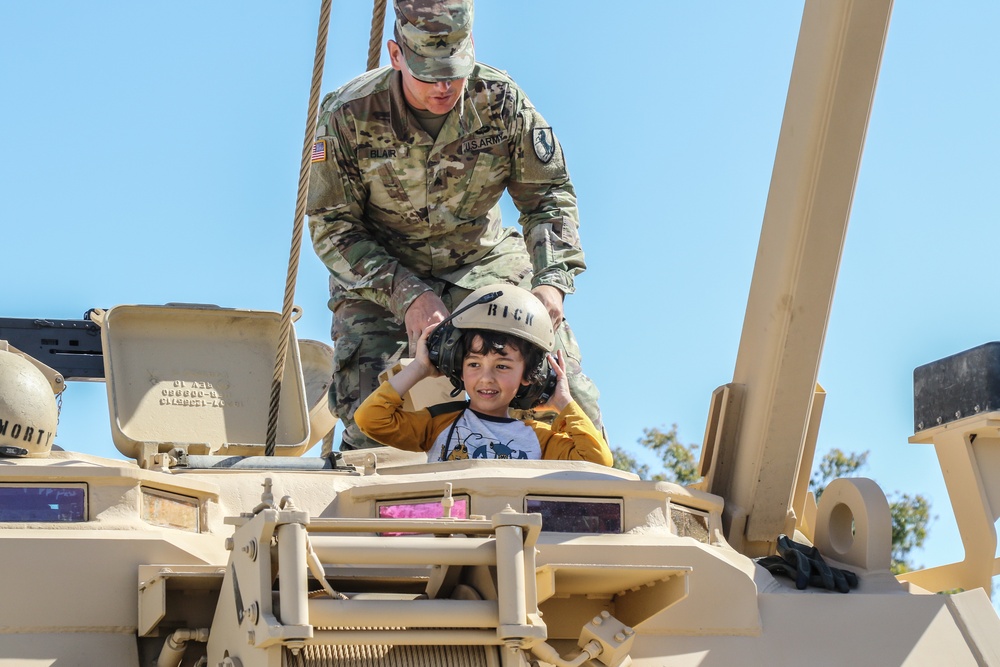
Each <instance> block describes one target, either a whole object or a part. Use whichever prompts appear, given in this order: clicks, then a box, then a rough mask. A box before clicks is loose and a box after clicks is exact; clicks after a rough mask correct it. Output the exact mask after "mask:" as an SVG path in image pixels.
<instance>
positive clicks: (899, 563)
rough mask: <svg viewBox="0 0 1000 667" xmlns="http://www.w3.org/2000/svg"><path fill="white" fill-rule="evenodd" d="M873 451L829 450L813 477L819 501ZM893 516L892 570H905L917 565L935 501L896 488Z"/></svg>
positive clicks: (811, 485) (855, 471)
mask: <svg viewBox="0 0 1000 667" xmlns="http://www.w3.org/2000/svg"><path fill="white" fill-rule="evenodd" d="M868 454H869V452H862V453H860V454H857V453H855V452H850V453H844V452H843V451H842V450H840V449H831V450H830V451H829V452H827V453H826V454H825V455H824V456H823V458H822V459H820V461H819V464H818V465H817V466H816V470H815V471H814V472H813V475H812V477H811V478H810V480H809V490H810V491H812V492H813V493H814V494H815V495H816V500H817V501H818V500H819V498H820V496H821V495H822V494H823V489H825V488H826V485H827V484H829V483H830V482H831V481H833V480H834V479H837V478H838V477H854V476H857V474H858V473H859V471H860V470H861V469H862V468H864V467H865V465H867V463H868ZM888 500H889V515H890V516H891V517H892V565H891V569H892V573H893V574H902V573H903V572H909V571H910V570H912V569H913V563H912V562H911V561H910V552H912V551H913V550H914V549H918V548H920V547H922V546H923V545H924V540H925V539H927V528H928V526H929V525H930V522H931V504H930V501H929V500H927V498H926V497H924V496H923V495H921V494H919V493H918V494H916V495H912V496H911V495H910V494H908V493H900V492H898V491H897V492H896V493H894V494H892V495H891V496H890V497H889V498H888Z"/></svg>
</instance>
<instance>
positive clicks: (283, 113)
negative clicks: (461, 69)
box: [0, 0, 1000, 566]
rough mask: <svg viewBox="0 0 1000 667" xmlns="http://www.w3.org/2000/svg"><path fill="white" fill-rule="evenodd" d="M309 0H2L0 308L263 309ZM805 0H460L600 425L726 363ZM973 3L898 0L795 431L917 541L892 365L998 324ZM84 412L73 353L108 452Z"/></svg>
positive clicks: (983, 82) (649, 405)
mask: <svg viewBox="0 0 1000 667" xmlns="http://www.w3.org/2000/svg"><path fill="white" fill-rule="evenodd" d="M319 6H320V5H319V2H318V0H317V1H316V2H308V3H306V2H282V3H277V2H271V1H267V2H265V1H263V0H244V1H243V2H239V3H237V2H211V3H206V2H195V1H193V0H175V1H173V2H169V3H166V2H161V3H153V2H142V3H137V2H132V1H124V0H122V1H111V0H95V1H94V2H87V3H80V2H71V1H69V0H66V1H62V2H54V1H52V0H35V1H33V2H30V3H29V2H20V1H16V0H0V127H2V128H3V131H2V132H0V243H2V246H0V247H2V255H0V256H2V263H3V268H4V275H5V279H4V288H3V290H2V292H3V296H2V297H0V317H24V318H49V319H76V318H80V317H82V316H83V314H84V313H85V312H86V311H87V310H88V309H89V308H92V307H100V308H110V307H112V306H115V305H119V304H163V303H168V302H188V303H211V304H216V305H220V306H225V307H233V308H252V309H261V310H272V311H280V310H281V303H282V295H283V293H284V285H285V275H286V268H287V263H288V257H289V249H290V242H291V235H292V222H293V218H294V210H295V196H296V190H297V180H298V172H299V161H300V154H301V150H302V144H303V137H304V133H305V127H306V116H307V100H308V92H309V82H310V79H311V76H312V62H313V53H314V49H315V38H316V28H317V24H318V14H319ZM802 8H803V2H801V1H785V2H768V3H737V2H728V3H696V2H678V1H675V0H655V1H642V0H633V2H629V3H625V4H623V5H621V7H620V8H619V9H618V10H617V11H615V12H609V10H608V9H607V8H606V6H605V5H604V3H597V2H591V1H588V0H580V1H578V2H573V3H570V2H552V1H550V2H527V1H524V0H507V1H505V2H500V1H499V0H480V2H479V3H478V6H477V8H476V24H475V32H474V34H475V40H476V49H477V57H478V59H479V60H481V61H482V62H486V63H488V64H491V65H494V66H496V67H499V68H501V69H504V70H506V71H507V72H508V73H510V75H511V76H512V77H513V78H514V79H515V80H516V81H517V82H518V83H519V84H520V86H521V87H522V88H523V89H524V90H525V92H526V93H527V95H528V96H529V98H530V99H531V100H532V102H533V103H534V104H535V106H536V107H537V108H538V109H539V110H540V111H541V113H542V114H543V115H544V116H545V118H546V120H547V121H548V122H549V123H550V124H551V125H552V127H553V129H554V131H555V133H556V135H557V137H558V138H559V140H560V142H561V143H562V145H563V149H564V152H565V154H566V157H567V161H568V164H569V169H570V173H571V176H572V178H573V182H574V185H575V186H576V190H577V193H578V196H579V206H580V217H581V229H580V234H581V238H582V242H583V247H584V250H585V252H586V258H587V264H588V270H587V271H586V273H584V274H583V275H581V276H580V277H579V278H578V279H577V293H576V294H574V295H573V296H571V297H569V298H568V300H567V304H566V314H567V317H568V319H569V321H570V322H572V324H573V327H574V330H575V332H576V334H577V337H578V339H579V341H580V344H581V348H582V350H583V354H584V367H585V370H586V371H587V373H588V374H589V375H590V376H591V377H592V378H593V379H594V380H595V382H596V383H597V385H598V387H599V388H600V390H601V392H602V398H601V407H602V410H603V413H604V419H605V423H606V425H607V427H608V431H609V436H610V439H611V441H612V444H613V445H615V446H621V447H626V448H636V447H637V445H636V442H637V440H638V439H639V438H641V437H642V435H643V429H646V428H652V427H656V428H661V429H666V428H669V427H670V426H671V425H672V424H676V425H677V427H678V433H679V436H680V439H681V441H682V442H684V443H691V444H699V445H700V443H701V440H702V437H703V433H704V429H705V422H706V418H707V412H708V406H709V399H710V397H711V393H712V391H713V390H714V389H715V388H716V387H718V386H720V385H722V384H725V383H727V382H730V381H731V380H732V377H733V368H734V365H735V360H736V353H737V348H738V345H739V340H740V333H741V327H742V321H743V317H744V312H745V309H746V301H747V294H748V290H749V286H750V279H751V275H752V272H753V264H754V258H755V253H756V246H757V240H758V237H759V234H760V227H761V221H762V219H763V212H764V206H765V202H766V198H767V193H768V185H769V182H770V175H771V167H772V164H773V160H774V155H775V149H776V146H777V138H778V131H779V128H780V125H781V116H782V111H783V107H784V100H785V94H786V92H787V87H788V81H789V75H790V72H791V66H792V58H793V55H794V50H795V44H796V40H797V37H798V28H799V23H800V20H801V15H802ZM370 14H371V5H370V4H369V3H368V2H362V1H361V0H350V1H347V0H339V1H337V0H335V1H334V3H333V14H332V18H331V29H330V39H329V47H328V49H327V54H326V69H325V74H324V80H323V90H324V92H327V91H330V90H332V89H334V88H335V87H337V86H339V85H341V84H342V83H344V82H346V81H348V80H349V79H350V78H352V77H353V76H355V75H357V74H359V73H360V72H361V71H362V70H363V69H364V67H365V62H366V54H367V43H368V33H369V27H370ZM390 14H391V11H390ZM997 25H1000V4H998V3H995V2H993V1H992V0H967V1H966V2H962V3H948V4H943V3H937V2H930V1H929V0H911V1H909V2H898V3H896V6H895V8H894V11H893V17H892V22H891V24H890V28H889V33H888V38H887V41H886V45H885V52H884V57H883V61H882V68H881V74H880V77H879V83H878V89H877V92H876V95H875V102H874V106H873V110H872V115H871V120H870V124H869V128H868V135H867V143H866V147H865V151H864V156H863V160H862V166H861V170H860V173H859V177H858V182H857V189H856V192H855V199H854V205H853V210H852V214H851V220H850V225H849V227H848V232H847V238H846V242H845V247H844V252H843V257H842V260H841V265H840V276H839V281H838V284H837V290H836V294H835V297H834V302H833V307H832V312H831V316H830V321H829V326H828V329H827V336H826V343H825V348H824V352H823V357H822V363H821V366H820V371H819V378H818V379H819V383H820V384H821V385H822V386H823V387H824V389H825V390H826V392H827V400H826V407H825V412H824V415H823V422H822V426H821V428H820V433H819V443H818V447H817V450H818V452H819V454H822V453H824V452H826V451H828V450H830V449H832V448H840V449H843V450H845V451H853V452H862V451H869V452H870V456H869V459H868V466H867V468H866V469H865V470H864V471H863V474H865V475H866V476H868V477H871V478H873V479H875V480H876V481H877V482H878V483H879V484H880V485H881V486H882V488H883V489H884V490H885V491H886V493H887V494H889V495H890V496H893V494H896V493H908V494H911V495H913V494H917V493H920V494H923V495H924V496H925V497H927V498H928V500H930V502H931V504H932V514H933V515H934V516H935V517H936V518H935V520H934V521H933V522H932V523H931V525H930V531H929V537H928V539H927V542H926V544H925V548H924V549H922V550H919V551H917V552H915V553H914V558H913V560H914V561H915V562H916V563H917V564H918V565H925V566H931V565H939V564H944V563H948V562H953V561H956V560H960V559H961V558H962V554H963V551H962V547H961V542H960V539H959V535H958V532H957V529H956V527H955V522H954V518H953V515H952V511H951V507H950V502H949V499H948V495H947V491H946V490H945V487H944V483H943V480H942V477H941V473H940V470H939V466H938V463H937V460H936V457H935V454H934V451H933V448H932V447H930V446H929V445H915V444H909V443H908V442H907V438H908V437H909V436H910V435H912V432H913V399H912V373H913V369H914V368H915V367H917V366H920V365H923V364H925V363H928V362H930V361H934V360H936V359H940V358H942V357H945V356H948V355H951V354H954V353H957V352H960V351H962V350H966V349H969V348H971V347H975V346H977V345H980V344H982V343H985V342H989V341H993V340H997V339H1000V310H998V309H997V308H996V307H995V305H994V304H993V303H992V301H991V300H990V299H991V295H992V294H993V289H992V288H991V286H992V285H993V284H994V283H995V282H996V278H995V275H994V274H995V270H994V266H995V261H994V257H995V254H996V249H995V248H994V247H993V244H992V243H991V241H992V239H994V238H995V234H996V230H997V220H998V203H997V196H996V193H997V191H998V189H997V181H998V176H1000V173H998V172H1000V168H998V163H997V158H996V156H997V155H1000V131H998V129H997V123H996V107H997V103H998V92H1000V91H998V82H997V78H996V64H997V63H998V62H1000V43H998V41H997V40H996V38H995V29H996V26H997ZM387 34H388V33H387ZM382 62H383V63H387V62H388V58H387V56H386V55H385V53H384V51H383V60H382ZM504 215H505V219H506V221H507V223H508V224H510V225H514V224H516V220H517V216H516V211H515V210H514V208H513V206H512V205H511V204H510V203H509V202H505V203H504ZM326 300H327V287H326V270H325V268H324V267H323V266H322V264H321V263H320V262H319V260H318V259H317V258H316V256H315V255H314V254H313V252H312V249H311V247H310V246H309V244H308V239H307V240H306V245H304V246H303V248H302V255H301V265H300V269H299V272H298V286H297V290H296V297H295V303H296V304H298V305H299V306H301V308H302V310H303V314H302V317H301V319H299V321H298V322H297V323H296V332H297V335H298V337H299V338H308V339H315V340H320V341H329V328H330V313H329V311H328V309H327V307H326ZM110 429H111V426H110V420H109V416H108V411H107V397H106V391H105V387H104V385H103V384H102V383H73V384H72V385H71V386H70V387H69V388H68V390H67V391H66V392H65V395H64V398H63V404H62V413H61V418H60V428H59V433H58V436H57V439H56V442H57V443H58V444H59V445H60V446H62V447H64V448H65V449H72V450H76V451H83V452H88V453H94V454H99V455H104V456H113V457H116V458H117V457H119V456H120V455H119V454H118V452H117V451H116V450H115V448H114V446H113V444H112V440H111V435H110V433H111V431H110ZM636 453H637V454H639V455H640V456H642V454H641V453H640V452H638V451H637V452H636Z"/></svg>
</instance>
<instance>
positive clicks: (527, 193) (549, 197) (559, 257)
mask: <svg viewBox="0 0 1000 667" xmlns="http://www.w3.org/2000/svg"><path fill="white" fill-rule="evenodd" d="M520 98H521V99H520V100H519V104H518V105H517V109H516V117H515V121H514V131H513V132H512V133H511V152H512V159H511V163H512V164H511V179H510V182H509V183H508V185H507V191H508V192H509V193H510V196H511V199H512V200H513V201H514V205H515V206H517V209H518V210H519V211H520V212H521V217H520V221H521V226H522V227H523V229H524V242H525V245H526V246H527V249H528V254H529V255H530V257H531V263H532V266H533V268H534V270H535V276H534V278H533V279H532V282H531V284H532V286H533V287H535V286H538V285H552V286H553V287H556V288H558V289H559V290H561V291H562V292H563V293H564V294H571V293H572V292H573V290H574V283H573V280H574V277H575V276H576V275H578V274H579V273H582V272H583V270H584V269H586V268H587V265H586V263H585V262H584V257H583V249H582V248H581V247H580V235H579V226H580V222H579V215H578V213H577V207H576V191H575V190H574V189H573V184H572V182H571V181H570V178H569V172H568V171H567V169H566V161H565V159H564V157H563V151H562V146H560V145H559V141H558V140H557V139H556V136H555V133H554V132H553V131H552V127H551V126H550V125H549V124H548V123H546V122H545V119H544V118H542V115H541V114H540V113H538V111H537V110H536V109H535V108H534V107H533V106H532V105H531V103H530V102H529V101H528V100H527V99H526V98H524V97H523V93H522V94H521V96H520Z"/></svg>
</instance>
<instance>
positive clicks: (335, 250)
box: [306, 112, 430, 320]
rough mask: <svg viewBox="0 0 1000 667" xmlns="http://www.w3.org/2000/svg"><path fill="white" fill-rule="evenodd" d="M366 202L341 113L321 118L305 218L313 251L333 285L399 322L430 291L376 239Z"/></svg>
mask: <svg viewBox="0 0 1000 667" xmlns="http://www.w3.org/2000/svg"><path fill="white" fill-rule="evenodd" d="M367 200H368V193H367V190H366V188H365V185H364V182H363V179H362V178H361V171H360V168H359V167H358V162H357V154H356V150H355V144H354V142H352V141H351V140H350V129H349V128H348V127H346V126H345V125H344V123H343V121H342V119H341V118H340V116H339V115H338V114H331V113H330V112H324V113H323V114H322V115H321V116H320V120H319V126H318V128H317V137H316V143H315V145H314V146H313V158H312V164H311V168H310V172H309V196H308V200H307V204H306V214H307V215H308V216H309V234H310V236H311V237H312V243H313V248H314V249H315V251H316V254H317V255H319V258H320V259H321V260H323V263H324V264H325V265H326V267H327V269H329V271H330V275H331V276H332V277H333V280H334V283H335V284H336V285H338V286H339V287H341V288H343V289H345V290H350V291H352V292H354V293H355V294H358V295H360V296H361V297H363V298H365V299H368V300H370V301H374V302H375V303H377V304H379V305H380V306H382V307H383V308H385V309H387V310H389V311H390V312H391V313H392V314H393V315H395V316H396V317H397V318H398V319H399V320H402V319H403V317H404V315H405V314H406V309H407V308H409V306H410V304H411V303H412V302H413V300H414V299H416V298H417V297H418V296H420V295H421V294H423V293H424V292H426V291H428V290H429V289H430V288H429V287H428V286H427V284H426V283H424V282H423V281H422V280H420V279H419V278H418V277H416V276H415V275H413V273H412V272H411V271H410V270H409V269H407V268H406V267H405V266H402V265H401V264H400V263H399V261H398V260H397V259H396V258H395V257H393V256H392V255H390V254H389V253H388V251H386V249H385V248H384V247H382V245H381V244H380V243H379V242H378V240H377V239H376V238H375V237H374V236H373V235H372V233H371V231H370V230H369V228H368V227H367V225H366V222H365V218H364V206H365V203H366V202H367Z"/></svg>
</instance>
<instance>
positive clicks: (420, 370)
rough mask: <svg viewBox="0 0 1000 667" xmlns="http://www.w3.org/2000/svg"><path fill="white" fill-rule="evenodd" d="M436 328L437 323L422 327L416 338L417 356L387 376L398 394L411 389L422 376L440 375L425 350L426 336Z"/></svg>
mask: <svg viewBox="0 0 1000 667" xmlns="http://www.w3.org/2000/svg"><path fill="white" fill-rule="evenodd" d="M436 328H437V324H430V325H428V326H426V327H424V330H423V331H421V332H420V338H419V339H417V356H416V357H414V358H413V361H411V362H410V363H408V364H407V365H406V366H405V367H404V368H403V370H401V371H399V372H398V373H396V374H395V375H393V376H392V377H391V378H389V384H391V385H392V387H393V389H395V390H396V393H398V394H399V395H400V396H402V395H403V394H405V393H406V392H408V391H410V390H411V389H413V385H415V384H417V383H418V382H420V381H421V380H423V379H424V378H428V377H437V376H439V375H441V373H440V372H439V371H438V369H437V368H435V367H434V364H432V363H431V355H430V352H428V351H427V337H428V336H430V335H431V332H432V331H434V329H436Z"/></svg>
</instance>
